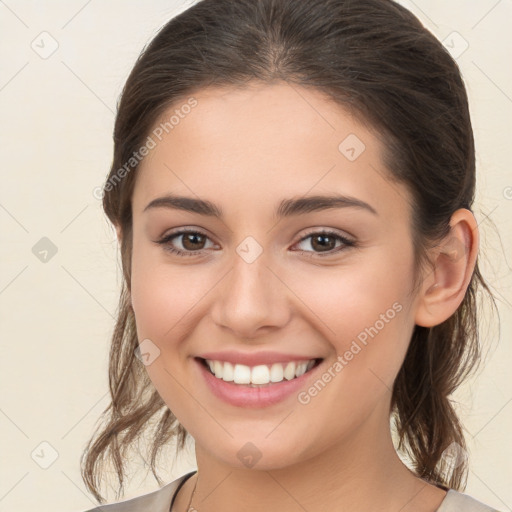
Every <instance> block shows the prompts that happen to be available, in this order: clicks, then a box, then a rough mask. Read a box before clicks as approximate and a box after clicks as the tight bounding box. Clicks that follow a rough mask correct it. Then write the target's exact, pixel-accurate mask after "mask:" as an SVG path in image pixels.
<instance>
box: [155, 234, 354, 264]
mask: <svg viewBox="0 0 512 512" xmlns="http://www.w3.org/2000/svg"><path fill="white" fill-rule="evenodd" d="M188 234H193V235H201V236H204V237H206V238H209V237H208V235H206V234H205V233H203V232H202V231H198V230H183V231H177V232H175V233H170V234H169V235H167V236H165V237H163V238H162V239H161V240H157V241H156V243H157V244H160V245H163V246H165V247H164V249H165V250H166V251H168V252H170V253H172V254H176V255H177V256H197V255H200V254H201V253H202V251H204V250H205V249H203V250H198V251H182V250H181V249H176V248H174V247H172V246H171V245H170V244H169V243H170V241H171V240H172V239H174V238H177V237H179V236H181V235H188ZM313 235H328V236H332V237H334V238H336V239H337V240H339V241H341V242H342V243H343V245H342V246H341V247H338V248H337V249H333V250H332V251H329V252H326V253H317V252H314V251H297V252H300V253H302V254H304V255H306V256H307V257H311V258H315V257H317V256H318V257H320V258H324V257H327V256H333V255H334V254H338V253H340V252H341V251H343V250H345V249H347V248H349V247H356V246H357V244H356V242H355V241H354V240H350V239H348V238H346V237H344V236H342V235H340V234H339V233H337V232H335V231H331V230H328V229H327V230H321V231H312V232H310V233H308V234H307V235H305V236H304V237H303V238H301V239H300V240H299V241H298V242H297V244H300V243H301V242H303V241H304V240H307V239H308V238H310V237H311V236H313ZM297 244H295V245H297Z"/></svg>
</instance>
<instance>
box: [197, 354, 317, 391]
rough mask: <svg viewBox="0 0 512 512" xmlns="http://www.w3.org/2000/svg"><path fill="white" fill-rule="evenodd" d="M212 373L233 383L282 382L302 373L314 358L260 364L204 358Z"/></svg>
mask: <svg viewBox="0 0 512 512" xmlns="http://www.w3.org/2000/svg"><path fill="white" fill-rule="evenodd" d="M206 363H207V365H208V366H209V368H210V370H211V371H212V373H213V374H214V375H215V377H217V378H218V379H222V380H224V381H226V382H234V383H235V384H249V385H265V384H269V383H270V382H282V381H283V380H284V379H286V380H292V379H294V378H296V377H300V376H301V375H304V373H306V372H307V371H309V370H311V368H313V366H314V365H315V359H310V360H309V361H301V362H299V363H295V362H293V361H290V362H289V363H284V364H282V363H274V364H272V365H265V364H261V365H258V366H253V367H250V366H246V365H244V364H235V365H233V364H231V363H229V362H223V361H211V360H209V359H206Z"/></svg>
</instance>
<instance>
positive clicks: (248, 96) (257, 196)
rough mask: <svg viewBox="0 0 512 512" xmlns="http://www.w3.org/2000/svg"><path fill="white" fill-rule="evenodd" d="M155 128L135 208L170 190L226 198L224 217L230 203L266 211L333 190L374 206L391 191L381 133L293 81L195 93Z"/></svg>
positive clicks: (177, 104)
mask: <svg viewBox="0 0 512 512" xmlns="http://www.w3.org/2000/svg"><path fill="white" fill-rule="evenodd" d="M190 98H193V100H194V103H191V101H190ZM191 104H193V105H194V106H193V107H192V108H189V107H186V108H185V106H186V105H191ZM171 117H172V118H173V122H172V123H169V119H171ZM166 122H167V125H166V124H165V123H166ZM155 129H156V130H158V129H159V131H158V132H156V133H157V135H158V136H156V135H154V134H155ZM152 134H153V135H152V138H153V139H154V141H155V147H154V148H153V149H152V150H151V151H150V152H149V154H148V156H146V157H145V158H144V160H143V161H142V163H141V165H140V166H139V169H138V171H137V173H138V176H137V184H136V187H135V192H134V198H133V207H134V210H139V211H141V210H142V209H143V208H144V206H145V205H146V204H147V202H148V201H149V200H151V199H153V198H155V197H156V196H158V195H162V194H164V193H170V192H173V193H180V194H186V195H197V196H200V197H204V198H213V197H214V198H215V199H216V200H217V201H218V202H221V203H222V202H226V204H227V206H226V207H225V208H223V209H225V210H227V213H229V205H233V208H234V211H240V208H244V207H245V208H247V207H255V206H256V205H259V206H261V205H263V204H267V203H268V207H269V208H270V207H271V204H272V205H273V204H274V203H275V199H276V198H285V197H286V198H288V197H291V196H303V195H305V194H308V193H313V192H314V193H315V194H316V193H325V192H333V191H337V192H340V193H344V194H347V195H352V196H355V197H359V198H360V199H362V200H364V201H366V202H369V203H370V204H373V205H374V206H375V207H376V209H378V208H379V204H380V203H385V202H386V200H387V201H388V202H389V199H390V197H386V193H389V194H395V195H396V194H397V187H396V185H394V186H391V184H390V183H389V181H388V179H387V171H386V169H385V168H384V165H383V162H382V156H381V154H382V150H383V147H382V143H381V139H380V137H378V136H376V135H375V134H373V133H372V132H370V131H369V130H368V129H367V128H365V127H364V126H363V125H362V124H361V123H360V122H358V120H357V119H356V118H355V117H354V116H353V115H351V114H350V112H349V111H347V110H346V109H345V108H343V107H342V106H340V105H339V104H337V103H335V102H334V101H332V100H330V99H329V98H328V97H326V96H325V95H323V94H322V93H321V92H319V91H316V90H312V89H306V88H304V87H300V86H297V85H289V84H286V83H279V84H273V85H268V84H264V85H250V86H248V87H245V88H243V89H233V88H228V87H217V88H208V89H202V90H199V91H197V92H195V93H194V94H191V95H190V96H188V97H186V98H183V99H182V100H181V101H178V102H175V103H174V105H173V106H172V107H171V108H169V109H168V110H167V111H166V112H165V113H164V115H163V116H162V117H161V118H160V119H159V120H158V121H157V123H155V128H154V129H153V132H152ZM398 192H399V194H398V195H401V196H403V195H404V194H405V190H398ZM394 201H395V205H396V198H394Z"/></svg>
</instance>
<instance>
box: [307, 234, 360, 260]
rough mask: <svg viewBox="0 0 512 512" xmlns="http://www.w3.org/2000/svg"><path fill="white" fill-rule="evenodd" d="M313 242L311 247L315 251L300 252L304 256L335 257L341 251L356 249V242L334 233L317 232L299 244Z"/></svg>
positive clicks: (310, 243)
mask: <svg viewBox="0 0 512 512" xmlns="http://www.w3.org/2000/svg"><path fill="white" fill-rule="evenodd" d="M309 239H310V240H311V241H310V242H309V245H310V246H311V247H312V248H313V251H305V250H300V251H299V252H302V253H303V254H307V255H308V256H311V257H315V256H333V255H335V254H337V253H339V252H340V251H343V250H345V249H348V248H349V247H355V245H356V242H355V241H354V240H349V239H348V238H346V237H344V236H342V235H340V234H339V233H336V232H334V231H317V232H312V233H310V234H309V235H307V236H305V237H304V238H302V239H301V240H300V242H299V244H301V243H304V242H305V241H306V240H309ZM337 242H340V245H338V246H337V247H336V243H337Z"/></svg>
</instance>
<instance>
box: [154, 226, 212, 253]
mask: <svg viewBox="0 0 512 512" xmlns="http://www.w3.org/2000/svg"><path fill="white" fill-rule="evenodd" d="M180 238H181V245H182V247H183V249H181V248H176V247H175V246H174V245H175V243H176V242H175V241H174V240H175V239H176V240H179V239H180ZM208 239H209V237H208V236H207V235H205V234H204V233H201V232H200V231H178V232H175V233H170V234H169V235H166V236H165V237H163V238H162V239H161V240H158V241H157V242H156V243H157V244H160V245H163V246H164V249H165V250H166V251H169V252H171V253H174V254H177V255H179V256H197V255H198V254H201V253H202V251H203V249H205V242H206V240H208Z"/></svg>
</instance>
